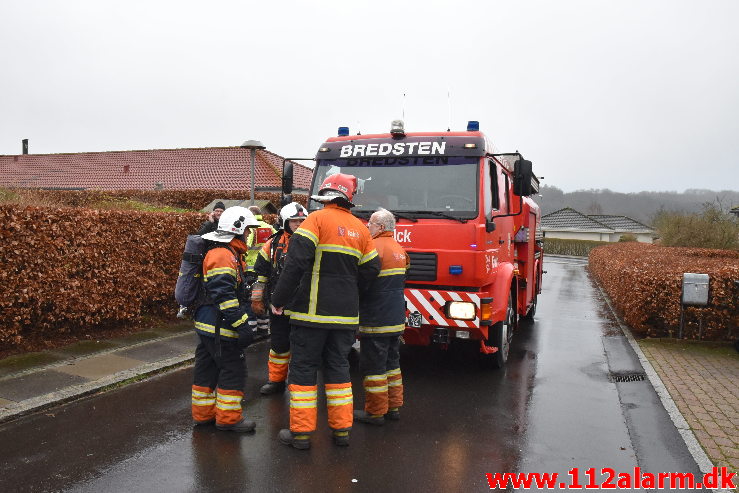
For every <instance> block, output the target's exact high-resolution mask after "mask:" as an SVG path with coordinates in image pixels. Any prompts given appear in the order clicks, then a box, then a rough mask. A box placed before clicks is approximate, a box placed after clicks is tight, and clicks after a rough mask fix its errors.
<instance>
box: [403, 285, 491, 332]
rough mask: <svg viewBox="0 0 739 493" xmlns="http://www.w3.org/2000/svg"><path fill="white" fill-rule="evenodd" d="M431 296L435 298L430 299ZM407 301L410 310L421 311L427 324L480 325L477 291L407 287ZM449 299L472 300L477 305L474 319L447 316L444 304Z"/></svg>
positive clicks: (443, 325) (444, 325) (468, 326)
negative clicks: (456, 318)
mask: <svg viewBox="0 0 739 493" xmlns="http://www.w3.org/2000/svg"><path fill="white" fill-rule="evenodd" d="M429 298H431V299H433V301H430V300H429ZM405 301H406V304H407V306H408V311H409V312H416V311H417V312H419V313H420V314H421V316H422V317H423V321H422V323H423V324H425V325H436V326H441V327H462V328H475V327H479V326H480V317H479V314H480V297H479V296H478V295H477V294H475V293H466V292H457V291H432V290H427V289H406V290H405ZM447 301H471V302H472V303H474V304H475V305H476V306H477V314H478V316H477V317H475V319H474V320H455V319H451V318H446V316H445V315H444V305H445V304H446V302H447Z"/></svg>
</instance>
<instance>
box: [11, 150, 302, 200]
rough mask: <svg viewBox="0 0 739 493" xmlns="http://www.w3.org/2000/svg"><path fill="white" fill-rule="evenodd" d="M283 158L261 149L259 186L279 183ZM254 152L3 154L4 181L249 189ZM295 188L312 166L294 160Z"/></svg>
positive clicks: (257, 164)
mask: <svg viewBox="0 0 739 493" xmlns="http://www.w3.org/2000/svg"><path fill="white" fill-rule="evenodd" d="M282 161H283V158H282V157H280V156H278V155H277V154H274V153H272V152H270V151H267V150H261V149H260V150H257V151H256V159H255V166H254V168H255V173H254V174H255V183H256V187H257V191H258V190H259V188H260V187H261V188H262V189H265V188H268V189H277V190H279V189H280V187H281V176H282ZM250 162H251V161H250V153H249V150H247V149H243V148H241V147H204V148H198V149H155V150H148V151H110V152H83V153H74V154H21V155H15V156H13V155H11V156H0V186H2V187H20V188H56V189H86V188H92V189H100V190H152V189H155V188H164V189H168V190H172V189H174V190H191V189H219V190H247V189H249V188H250V183H251V176H250ZM293 169H294V172H293V176H294V179H293V183H294V187H295V189H296V190H304V191H307V190H308V188H309V187H310V181H311V176H312V171H311V170H310V169H309V168H307V167H306V166H304V165H302V164H300V163H295V164H294V166H293Z"/></svg>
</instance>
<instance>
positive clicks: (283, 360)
mask: <svg viewBox="0 0 739 493" xmlns="http://www.w3.org/2000/svg"><path fill="white" fill-rule="evenodd" d="M306 217H308V211H307V210H305V207H303V206H302V205H300V204H298V203H297V202H292V203H290V204H287V205H286V206H285V207H283V208H282V210H280V221H281V224H280V229H279V230H278V231H277V233H275V234H274V235H273V236H272V237H271V238H270V239H269V240H267V243H265V244H264V246H263V247H262V249H261V250H260V251H259V256H258V257H257V260H256V261H255V262H254V272H255V273H256V274H257V282H256V284H254V287H253V288H252V292H251V307H252V311H253V312H254V313H255V314H256V315H257V316H259V315H260V314H263V313H264V312H265V305H266V306H269V300H270V297H271V294H272V291H274V288H275V286H276V285H277V279H279V277H280V274H281V273H282V269H283V267H284V266H285V256H286V255H287V249H288V246H289V243H290V237H291V236H292V234H293V233H294V232H295V230H296V229H298V228H299V227H300V224H301V223H302V222H303V221H304V220H305V218H306ZM269 324H270V329H271V335H270V339H271V340H270V350H269V360H268V361H267V367H268V368H269V381H268V382H267V383H266V384H264V385H263V386H262V388H261V389H260V390H259V391H260V392H261V393H262V394H264V395H269V394H275V393H277V392H283V391H284V390H285V380H286V379H287V365H288V363H289V362H290V317H288V316H287V315H275V314H274V313H271V312H270V314H269Z"/></svg>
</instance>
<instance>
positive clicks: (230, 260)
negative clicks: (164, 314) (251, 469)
mask: <svg viewBox="0 0 739 493" xmlns="http://www.w3.org/2000/svg"><path fill="white" fill-rule="evenodd" d="M258 224H259V223H258V222H257V221H256V220H255V219H254V216H253V215H252V213H251V212H249V210H248V209H246V208H244V207H229V208H228V209H226V210H225V211H223V214H221V217H220V218H219V220H218V229H217V230H216V231H213V232H211V233H208V234H205V235H203V239H204V240H207V241H208V242H209V248H210V249H209V250H208V253H206V254H205V259H204V260H203V282H204V284H205V293H206V295H207V298H208V299H207V301H206V303H205V304H204V305H202V306H201V307H199V308H198V309H197V310H196V311H195V315H194V317H193V318H194V320H195V332H197V334H198V337H199V339H200V343H199V344H198V346H197V348H196V349H195V369H194V377H193V386H192V417H193V420H194V422H195V425H205V424H211V423H214V422H215V425H216V428H218V429H219V430H227V431H236V432H248V431H252V430H253V429H254V427H255V426H256V424H255V423H254V421H251V420H249V419H246V418H245V417H244V416H243V413H242V410H241V400H242V399H243V397H244V379H245V377H246V368H245V366H244V353H243V349H244V348H245V347H247V346H248V345H249V343H250V342H251V340H252V338H253V335H252V331H251V329H249V324H248V323H247V320H248V319H249V317H248V316H247V310H246V299H245V298H246V296H245V295H244V294H243V293H242V292H241V290H242V289H243V286H244V284H245V279H244V264H243V262H242V260H241V256H242V255H243V254H244V253H245V252H246V243H245V242H244V231H245V230H246V228H249V227H255V226H257V225H258Z"/></svg>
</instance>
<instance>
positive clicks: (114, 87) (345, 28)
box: [0, 0, 739, 192]
mask: <svg viewBox="0 0 739 493" xmlns="http://www.w3.org/2000/svg"><path fill="white" fill-rule="evenodd" d="M738 21H739V1H736V0H726V1H717V0H700V1H698V0H695V1H687V0H661V1H656V0H653V1H649V0H639V1H636V0H633V1H631V0H619V1H615V0H614V1H598V0H582V1H574V0H557V1H551V0H546V1H523V0H517V1H513V0H510V1H497V0H483V1H474V2H473V1H470V2H464V1H461V0H457V1H454V2H451V1H450V2H443V1H429V0H423V1H420V0H418V1H416V0H412V1H409V0H395V1H385V0H362V1H351V0H336V1H321V0H313V1H311V2H308V1H303V2H297V1H290V0H281V1H274V2H268V1H254V2H248V1H244V0H241V1H233V2H231V1H218V0H215V1H213V2H201V1H199V2H192V1H183V0H178V1H158V0H146V1H139V0H127V1H115V2H113V1H106V0H95V1H82V0H66V1H60V0H2V2H1V3H0V25H1V26H2V29H0V74H1V75H0V154H6V155H7V154H20V152H21V139H24V138H28V139H29V140H30V151H31V153H40V154H45V153H62V152H85V151H112V150H131V149H170V148H184V147H211V146H214V147H221V146H234V145H239V144H241V143H242V142H243V141H245V140H248V139H257V140H260V141H262V142H263V143H264V145H266V146H267V148H268V149H269V150H271V151H272V152H275V153H277V154H280V155H282V156H286V157H303V156H305V157H312V156H313V155H314V154H315V152H316V150H317V149H318V147H319V146H320V144H321V142H322V141H323V140H324V139H325V138H327V137H329V136H332V135H335V133H336V129H337V127H339V126H342V125H347V126H349V127H350V129H351V132H352V133H356V132H357V131H361V132H362V133H376V132H386V131H388V129H389V124H390V121H391V120H393V119H395V118H399V117H400V116H401V114H402V112H403V109H404V110H405V121H406V130H407V131H428V130H446V128H447V126H448V125H449V122H451V128H452V129H453V130H464V129H465V127H466V122H467V120H479V121H480V127H481V130H482V131H484V132H485V133H486V134H487V135H488V136H489V137H490V138H491V139H492V140H493V142H494V143H495V144H496V146H497V147H498V148H499V149H500V150H501V151H514V150H516V149H517V150H519V151H521V152H522V153H523V154H524V156H525V157H526V158H527V159H531V160H532V161H533V162H534V169H535V171H536V172H537V174H539V175H543V176H544V177H545V180H544V183H546V184H549V185H555V186H557V187H559V188H562V189H564V190H565V191H572V190H576V189H589V188H610V189H611V190H616V191H621V192H636V191H641V190H677V191H682V190H685V189H687V188H708V189H713V190H723V189H731V190H737V189H739V157H738V156H739V28H737V22H738ZM404 93H405V94H406V96H405V98H403V94H404ZM449 93H450V94H451V97H449V96H448V94H449ZM404 100H405V102H404ZM450 103H451V104H450ZM450 107H451V111H450ZM450 113H451V119H450Z"/></svg>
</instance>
